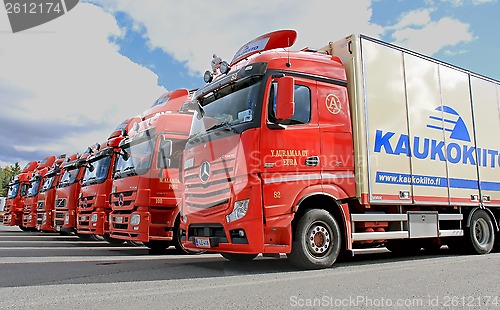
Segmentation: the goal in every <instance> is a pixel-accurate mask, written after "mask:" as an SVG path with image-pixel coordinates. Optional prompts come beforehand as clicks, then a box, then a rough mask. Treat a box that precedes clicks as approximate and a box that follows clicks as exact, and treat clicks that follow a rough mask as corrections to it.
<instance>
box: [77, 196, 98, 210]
mask: <svg viewBox="0 0 500 310" xmlns="http://www.w3.org/2000/svg"><path fill="white" fill-rule="evenodd" d="M94 199H95V196H87V197H82V198H81V199H80V200H79V201H78V206H79V207H80V210H93V208H94V204H95V201H94Z"/></svg>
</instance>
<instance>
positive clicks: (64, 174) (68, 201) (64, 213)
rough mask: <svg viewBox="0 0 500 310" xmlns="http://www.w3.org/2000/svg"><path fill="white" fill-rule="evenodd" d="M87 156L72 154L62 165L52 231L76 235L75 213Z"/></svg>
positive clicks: (86, 154)
mask: <svg viewBox="0 0 500 310" xmlns="http://www.w3.org/2000/svg"><path fill="white" fill-rule="evenodd" d="M88 155H89V154H88V153H85V154H82V155H79V154H74V155H73V156H71V157H68V158H67V159H66V161H65V162H64V163H63V164H62V170H61V178H60V180H59V183H58V184H57V188H56V197H55V208H54V224H53V225H54V230H55V231H57V232H60V233H62V234H74V233H76V219H77V214H76V211H77V206H78V198H79V195H80V188H81V186H82V183H81V180H82V178H83V175H84V173H85V167H86V164H87V156H88Z"/></svg>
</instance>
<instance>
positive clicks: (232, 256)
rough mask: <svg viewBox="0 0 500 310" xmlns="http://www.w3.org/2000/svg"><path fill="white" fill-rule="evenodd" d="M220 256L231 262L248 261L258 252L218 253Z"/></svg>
mask: <svg viewBox="0 0 500 310" xmlns="http://www.w3.org/2000/svg"><path fill="white" fill-rule="evenodd" d="M220 255H222V257H224V258H225V259H227V260H229V261H232V262H249V261H252V260H253V259H254V258H256V257H257V255H259V254H236V253H220Z"/></svg>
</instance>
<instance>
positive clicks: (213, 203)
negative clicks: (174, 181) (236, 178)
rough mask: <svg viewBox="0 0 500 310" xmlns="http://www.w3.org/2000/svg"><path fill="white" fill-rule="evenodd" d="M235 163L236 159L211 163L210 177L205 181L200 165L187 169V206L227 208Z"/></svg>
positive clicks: (206, 209) (204, 208) (206, 208)
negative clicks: (201, 177)
mask: <svg viewBox="0 0 500 310" xmlns="http://www.w3.org/2000/svg"><path fill="white" fill-rule="evenodd" d="M234 164H235V159H229V160H219V161H216V162H212V163H210V170H211V171H210V177H209V178H208V180H207V181H206V182H205V183H204V182H202V180H201V179H200V166H196V167H193V168H190V169H187V170H186V171H185V177H184V180H185V183H186V184H185V193H186V195H185V198H186V204H187V206H188V207H189V208H195V209H202V210H205V211H208V209H212V208H215V207H218V208H222V209H227V208H228V207H229V199H230V197H231V183H232V182H233V179H232V176H233V172H234V168H233V166H234ZM202 210H199V211H202Z"/></svg>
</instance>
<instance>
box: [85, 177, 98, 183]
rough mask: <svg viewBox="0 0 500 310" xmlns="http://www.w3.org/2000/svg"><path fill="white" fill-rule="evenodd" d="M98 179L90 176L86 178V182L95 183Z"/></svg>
mask: <svg viewBox="0 0 500 310" xmlns="http://www.w3.org/2000/svg"><path fill="white" fill-rule="evenodd" d="M96 180H97V177H90V178H88V179H87V180H85V182H84V184H94V183H95V182H94V181H96Z"/></svg>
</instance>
